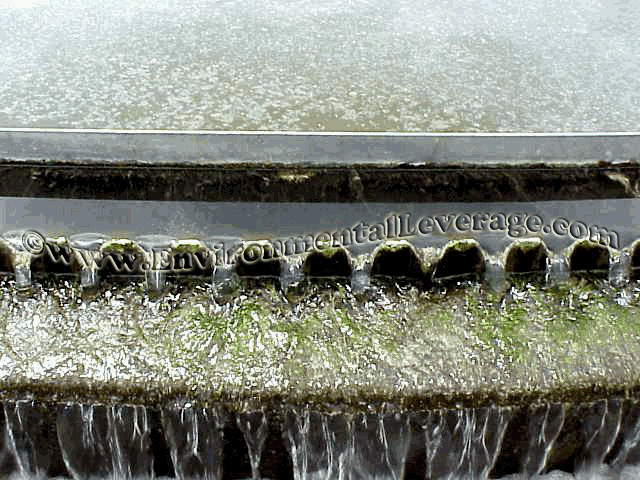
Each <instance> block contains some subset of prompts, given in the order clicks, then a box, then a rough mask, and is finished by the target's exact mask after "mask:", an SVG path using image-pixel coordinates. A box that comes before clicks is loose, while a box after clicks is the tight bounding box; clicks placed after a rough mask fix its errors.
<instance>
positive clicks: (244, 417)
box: [0, 398, 640, 480]
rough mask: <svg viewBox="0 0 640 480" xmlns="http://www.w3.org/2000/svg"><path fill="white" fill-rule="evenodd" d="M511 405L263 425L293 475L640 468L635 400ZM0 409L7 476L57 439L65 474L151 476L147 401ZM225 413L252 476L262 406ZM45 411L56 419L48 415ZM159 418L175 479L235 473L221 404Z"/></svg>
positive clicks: (531, 473)
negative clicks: (277, 438)
mask: <svg viewBox="0 0 640 480" xmlns="http://www.w3.org/2000/svg"><path fill="white" fill-rule="evenodd" d="M516 410H517V409H513V408H510V407H482V408H467V409H456V410H431V411H425V412H415V413H355V414H339V413H336V412H322V411H318V410H313V409H311V408H309V407H301V408H288V409H285V410H284V412H283V415H282V416H279V417H278V418H279V419H278V421H277V422H275V423H276V425H272V427H275V428H277V429H278V430H279V431H280V432H281V435H282V438H283V441H284V444H285V446H286V455H288V456H289V458H290V461H291V467H292V471H291V476H292V478H293V479H294V480H320V479H323V480H330V479H353V480H356V479H358V480H374V479H376V480H399V479H402V478H405V475H408V476H409V477H407V478H415V475H416V474H418V472H422V473H421V475H422V476H423V478H426V479H427V480H430V479H433V480H436V479H438V480H445V479H446V480H485V479H488V478H490V474H491V472H492V471H494V467H497V468H498V470H499V469H500V468H503V469H504V464H503V465H502V466H500V465H496V462H497V461H498V462H503V463H505V464H506V463H509V462H508V459H509V456H508V455H513V454H515V455H516V456H519V460H520V463H519V465H520V466H519V467H516V468H515V469H516V470H517V471H518V472H519V473H511V474H509V475H507V476H505V477H504V478H505V479H506V478H508V479H510V480H517V479H522V480H526V479H534V478H535V479H548V480H551V479H556V480H559V479H569V478H575V479H579V480H600V479H603V480H604V479H631V478H637V475H638V474H640V465H638V462H640V441H639V440H640V403H637V402H630V401H628V400H623V399H620V398H612V399H609V400H601V401H597V402H594V403H591V404H585V405H580V406H575V405H569V404H542V405H538V406H536V407H530V408H529V410H528V415H529V416H528V418H527V420H526V421H525V422H524V423H523V424H521V425H516V424H514V423H513V422H514V416H513V414H514V413H515V412H516ZM4 414H5V440H4V446H3V449H2V452H1V455H0V460H2V462H0V466H3V471H4V473H5V475H6V474H9V476H10V478H12V479H18V478H24V479H44V478H47V473H48V472H50V471H51V470H52V469H54V464H55V462H56V458H55V457H56V455H58V452H56V449H57V448H59V450H60V452H59V453H61V455H62V458H63V460H64V465H65V467H66V472H67V473H68V475H69V476H70V478H72V479H74V480H79V479H118V480H121V479H122V480H123V479H148V478H153V477H154V475H155V473H154V467H153V462H154V456H157V455H158V454H159V453H158V447H157V445H152V444H153V443H154V442H153V441H150V437H151V430H152V426H151V422H150V420H149V419H150V416H149V415H150V413H149V411H148V410H147V409H146V408H144V407H141V406H104V405H83V404H60V405H59V407H58V409H57V411H55V412H53V413H52V412H51V411H49V410H47V409H46V408H43V406H42V405H38V404H37V403H34V402H33V401H28V400H25V401H17V402H12V401H5V402H4ZM234 415H235V417H236V422H235V423H236V424H237V426H238V429H239V431H240V432H241V435H242V436H244V438H245V439H246V446H247V452H246V455H247V456H248V458H249V460H250V463H251V471H252V476H253V478H261V473H260V465H263V464H261V461H260V458H261V455H264V453H265V452H264V451H263V450H264V448H263V447H264V441H265V438H266V433H265V432H266V430H267V423H268V422H269V420H268V417H267V415H265V413H264V412H263V411H253V412H238V413H236V414H234ZM47 417H51V418H54V419H55V425H49V424H47V419H46V418H47ZM161 417H162V418H161V421H160V422H161V425H162V432H163V436H164V440H165V441H166V443H167V444H168V445H169V448H170V451H171V460H172V463H173V472H174V474H175V478H177V479H222V478H234V477H229V476H225V472H224V471H223V462H224V458H223V457H224V454H225V452H227V450H225V448H226V444H225V442H224V441H223V429H225V428H229V427H230V424H229V422H230V421H231V420H230V418H229V417H228V414H227V415H225V414H223V413H222V412H221V411H220V410H219V409H216V408H202V407H196V406H193V405H191V404H189V403H180V404H178V403H174V404H171V405H168V406H167V407H166V408H164V409H162V415H161ZM578 418H579V419H580V421H579V422H578V423H577V424H575V425H574V426H572V427H570V426H569V423H575V421H576V419H578ZM272 423H273V422H272ZM50 429H54V430H55V431H56V432H57V441H56V439H52V438H50V437H49V436H48V435H50ZM505 440H508V441H510V442H511V443H512V444H511V445H508V444H505V443H504V441H505ZM154 441H155V442H156V443H157V442H158V440H157V439H156V440H154ZM56 444H57V446H56ZM515 444H518V445H517V446H516V445H515ZM567 448H569V449H573V450H574V454H573V455H572V456H571V458H572V459H573V467H574V468H573V472H574V473H567V472H563V471H561V470H557V469H551V471H548V470H550V467H552V466H553V465H552V464H551V463H549V461H550V460H552V461H553V462H555V463H556V464H557V459H558V455H562V454H563V451H566V449H567ZM506 451H509V452H507V454H505V452H506ZM283 453H284V452H270V454H272V455H273V454H276V455H279V457H278V458H279V461H281V462H282V461H287V460H285V458H284V457H283ZM7 458H11V459H13V462H14V463H13V469H11V468H7V466H6V465H7V464H6V460H7ZM554 458H555V459H554ZM605 460H606V461H605ZM234 461H242V460H241V458H240V457H238V458H237V459H235V460H234ZM553 462H552V463H553ZM418 464H421V465H422V467H416V465H418ZM636 465H637V466H636ZM420 468H422V470H420ZM509 468H512V469H513V466H510V467H509ZM165 473H166V472H165ZM171 476H172V477H173V475H171ZM289 478H291V477H289ZM491 478H498V477H496V476H495V474H492V476H491Z"/></svg>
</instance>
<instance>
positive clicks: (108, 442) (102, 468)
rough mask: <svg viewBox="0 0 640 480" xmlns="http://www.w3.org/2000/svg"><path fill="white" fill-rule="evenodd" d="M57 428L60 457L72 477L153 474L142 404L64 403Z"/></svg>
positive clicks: (116, 479) (124, 478) (125, 479)
mask: <svg viewBox="0 0 640 480" xmlns="http://www.w3.org/2000/svg"><path fill="white" fill-rule="evenodd" d="M57 428H58V440H59V442H60V448H61V450H62V457H63V459H64V462H65V465H66V467H67V469H68V470H69V473H71V475H72V476H73V478H74V479H77V480H81V479H82V480H84V479H90V478H112V479H113V480H129V479H138V480H142V479H150V478H153V454H152V451H151V443H150V433H151V429H150V426H149V417H148V413H147V411H146V409H145V407H142V406H128V405H125V406H111V407H106V406H102V405H98V406H90V405H65V406H64V407H62V409H61V411H60V412H59V415H58V421H57Z"/></svg>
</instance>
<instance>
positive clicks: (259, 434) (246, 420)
mask: <svg viewBox="0 0 640 480" xmlns="http://www.w3.org/2000/svg"><path fill="white" fill-rule="evenodd" d="M236 423H237V425H238V428H239V429H240V431H241V432H242V435H243V436H244V440H245V442H246V443H247V449H248V450H249V461H250V462H251V478H253V480H257V479H259V478H260V471H259V467H260V458H261V457H262V449H263V448H264V442H265V440H266V439H267V433H268V432H269V430H268V425H267V415H266V414H265V413H264V412H263V411H262V410H259V411H256V412H245V413H239V414H238V416H237V417H236Z"/></svg>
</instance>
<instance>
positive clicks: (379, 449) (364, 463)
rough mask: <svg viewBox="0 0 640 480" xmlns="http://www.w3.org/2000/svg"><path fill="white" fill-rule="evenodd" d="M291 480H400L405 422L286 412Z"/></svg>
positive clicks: (406, 440)
mask: <svg viewBox="0 0 640 480" xmlns="http://www.w3.org/2000/svg"><path fill="white" fill-rule="evenodd" d="M286 433H287V439H288V441H289V443H288V446H289V452H290V454H291V457H292V460H293V476H294V479H295V480H320V479H322V480H330V479H340V480H341V479H346V478H349V479H354V480H356V479H358V480H359V479H363V480H364V479H367V480H370V479H385V480H386V479H389V480H400V479H401V478H403V474H404V467H405V462H406V458H407V453H408V450H409V442H410V439H411V430H410V425H409V416H408V415H402V414H390V415H382V414H379V415H378V414H361V415H357V416H356V417H355V419H353V420H351V419H349V418H348V417H346V416H342V415H329V414H321V413H318V412H311V411H309V410H306V409H305V410H303V411H302V412H297V411H291V412H289V414H288V417H287V425H286Z"/></svg>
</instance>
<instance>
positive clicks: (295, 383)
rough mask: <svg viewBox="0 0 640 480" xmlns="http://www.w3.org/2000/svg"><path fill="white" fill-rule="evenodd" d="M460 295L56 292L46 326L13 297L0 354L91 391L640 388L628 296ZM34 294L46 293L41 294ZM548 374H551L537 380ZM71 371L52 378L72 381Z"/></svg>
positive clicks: (578, 284) (532, 289)
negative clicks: (83, 295) (114, 371)
mask: <svg viewBox="0 0 640 480" xmlns="http://www.w3.org/2000/svg"><path fill="white" fill-rule="evenodd" d="M461 287H462V288H460V287H456V288H450V289H440V290H438V291H428V292H425V291H421V290H419V289H417V288H415V287H406V288H405V287H403V288H398V289H389V288H387V289H377V290H374V291H372V292H370V293H368V294H367V295H365V296H363V297H355V296H354V295H353V294H352V293H351V291H350V288H349V286H348V284H344V283H341V282H333V283H327V284H323V285H322V286H317V285H308V286H307V287H305V288H304V289H303V291H302V292H301V293H300V295H298V296H296V297H295V298H293V299H292V298H291V297H287V296H285V295H284V294H283V293H282V292H281V291H279V290H278V289H277V288H276V287H275V286H274V285H273V284H267V285H265V286H264V288H260V289H247V288H246V287H240V288H239V290H238V291H237V292H235V293H233V294H230V295H228V296H226V297H224V299H222V300H221V299H219V298H216V297H215V296H213V295H212V291H211V289H210V287H207V286H199V285H188V286H182V287H181V288H175V287H170V289H169V291H168V292H167V293H166V294H164V295H162V296H160V297H159V298H157V299H156V298H151V297H149V296H146V295H140V293H139V292H138V291H136V289H135V288H134V286H124V287H123V286H113V287H109V288H107V289H106V290H102V289H101V290H100V292H99V293H98V295H97V298H96V299H94V300H93V301H89V300H87V299H81V302H80V303H79V304H77V302H78V300H79V297H77V295H76V294H75V293H74V288H75V287H74V285H72V284H69V285H66V284H65V285H59V286H58V288H56V289H54V290H52V291H51V292H55V295H56V296H55V297H54V298H53V300H55V301H52V295H53V293H47V294H46V295H47V296H45V297H43V298H45V299H47V298H48V299H49V300H47V301H38V302H31V303H32V305H33V308H36V309H38V310H37V311H36V313H32V317H33V319H34V321H37V320H38V319H47V318H49V319H50V321H49V324H47V323H42V324H41V325H40V326H38V327H37V328H36V326H35V325H33V326H31V323H29V322H27V321H25V319H24V318H23V317H24V316H25V315H27V312H28V310H26V309H25V307H24V300H20V299H18V298H16V297H15V296H14V295H9V293H7V292H6V291H5V293H3V297H2V302H0V310H1V311H0V315H2V318H3V319H4V323H3V324H2V341H3V343H0V349H2V351H3V352H5V353H7V355H9V353H8V352H9V349H11V351H14V352H16V354H15V355H14V356H13V357H12V358H13V360H11V361H12V362H14V363H15V364H22V365H25V367H22V368H23V369H25V370H20V372H23V373H20V376H16V377H15V378H32V380H31V381H34V382H35V381H36V380H38V378H39V377H37V375H36V373H31V374H29V373H28V372H29V371H28V370H26V367H28V365H29V362H31V361H32V359H31V357H33V359H34V361H35V360H37V361H38V362H39V364H41V363H42V362H44V361H46V360H47V359H48V358H54V359H55V361H56V362H58V363H57V365H65V366H66V365H78V368H80V364H81V363H83V365H82V369H81V370H79V371H81V372H83V373H82V377H81V378H83V379H84V380H83V381H85V382H89V383H88V385H92V387H91V388H94V389H99V388H107V387H109V388H112V387H113V384H114V382H115V384H118V385H121V387H122V388H125V387H126V388H127V389H131V388H133V387H135V386H136V385H138V386H140V385H146V387H145V388H160V389H161V390H163V391H165V390H167V391H168V390H171V388H169V387H170V386H171V385H176V384H179V385H182V386H183V387H184V388H186V389H188V390H190V391H194V392H200V393H199V394H201V395H205V396H207V397H208V398H213V397H216V398H219V397H222V396H250V395H267V396H268V395H277V394H280V395H284V396H285V397H286V398H295V399H300V398H312V397H313V398H315V397H318V398H319V397H320V396H322V395H328V397H327V398H334V397H335V398H342V399H345V398H352V399H355V398H357V396H358V395H362V396H363V397H362V398H390V396H398V395H400V396H406V397H407V398H409V397H410V398H426V397H434V396H436V397H437V396H439V395H444V396H448V395H458V394H460V395H461V394H465V395H467V394H469V395H470V394H473V395H474V398H485V397H487V396H489V397H491V396H493V397H491V398H498V397H496V395H498V396H499V397H500V398H504V396H505V395H507V396H509V398H513V396H514V395H518V392H520V394H523V395H524V394H525V393H526V395H533V394H534V393H535V392H538V393H537V394H538V395H544V394H545V392H547V394H548V392H550V391H555V392H558V391H559V390H558V389H564V390H563V391H565V392H568V391H572V390H575V389H581V388H587V385H589V384H592V385H595V386H601V387H602V388H604V387H605V386H606V385H618V386H619V385H627V386H628V387H629V388H632V387H633V386H634V385H636V383H634V382H637V381H638V379H640V372H639V371H638V369H637V368H636V364H637V362H636V360H635V359H636V358H637V355H638V352H640V340H639V338H638V332H640V328H639V327H640V315H638V313H639V312H638V306H639V300H638V299H639V298H640V293H638V292H636V291H635V290H628V291H626V295H627V297H628V298H627V297H625V298H627V300H625V301H624V302H620V301H619V300H620V298H619V297H620V294H621V293H625V292H620V291H617V290H613V289H611V288H610V287H608V286H607V285H603V284H596V283H593V282H588V281H582V280H580V281H578V280H575V281H573V280H572V281H571V282H569V283H567V284H561V285H557V286H554V287H553V288H542V287H540V286H536V285H533V284H530V283H526V282H525V281H523V280H520V281H515V282H513V284H512V286H511V287H509V288H508V289H506V290H504V291H500V292H496V291H492V290H489V289H486V288H485V287H483V286H481V285H478V284H474V283H471V282H469V283H466V284H463V285H461ZM34 291H35V294H38V295H44V293H42V292H44V290H41V289H40V287H39V286H38V285H37V284H36V285H35V286H34ZM38 292H40V293H38ZM107 294H108V295H107ZM7 295H9V296H8V297H7ZM621 303H622V304H621ZM74 304H76V305H74ZM112 305H113V306H112ZM87 311H90V312H91V314H90V315H89V314H87V313H86V312H87ZM47 312H49V313H47ZM39 330H42V331H41V332H40V331H39ZM38 338H41V343H37V342H38V340H37V339H38ZM49 355H51V357H50V356H49ZM113 359H116V360H113ZM49 361H50V362H53V360H49ZM114 361H115V362H122V366H121V367H112V366H111V365H112V364H113V362H114ZM619 363H621V364H622V365H623V366H624V367H622V368H618V366H617V365H618V364H619ZM94 364H95V366H94ZM103 364H104V365H110V367H109V368H119V370H118V377H117V378H112V377H108V378H103V377H101V376H100V372H101V370H100V369H101V368H102V367H101V365H103ZM590 364H593V367H591V366H590ZM539 365H542V367H540V366H539ZM56 368H61V367H56ZM65 368H66V367H65ZM74 368H75V367H74ZM540 368H543V369H546V370H549V372H550V373H549V374H548V375H549V377H548V378H547V377H545V378H546V379H545V380H544V382H543V381H541V380H540V379H539V378H538V377H539V375H541V374H540V373H539V370H540ZM24 372H27V373H24ZM34 372H37V370H34ZM91 372H93V373H91ZM25 375H26V376H25ZM29 375H31V377H30V376H29ZM74 375H76V374H67V375H66V376H62V377H56V376H55V375H53V374H51V375H50V376H48V377H46V378H48V379H50V381H53V380H51V379H57V380H56V381H62V382H63V383H65V384H66V383H69V382H71V383H73V381H74V378H76V376H74ZM545 375H547V374H545ZM61 378H62V380H60V379H61ZM634 378H635V379H636V380H634ZM12 381H13V380H12ZM38 381H40V380H38ZM110 385H111V386H110ZM154 385H155V386H156V387H153V386H154ZM114 388H115V387H114ZM176 388H177V387H176ZM554 389H555V390H554ZM567 395H568V394H567ZM489 397H487V398H489ZM394 398H395V397H394ZM434 398H435V397H434Z"/></svg>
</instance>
